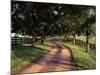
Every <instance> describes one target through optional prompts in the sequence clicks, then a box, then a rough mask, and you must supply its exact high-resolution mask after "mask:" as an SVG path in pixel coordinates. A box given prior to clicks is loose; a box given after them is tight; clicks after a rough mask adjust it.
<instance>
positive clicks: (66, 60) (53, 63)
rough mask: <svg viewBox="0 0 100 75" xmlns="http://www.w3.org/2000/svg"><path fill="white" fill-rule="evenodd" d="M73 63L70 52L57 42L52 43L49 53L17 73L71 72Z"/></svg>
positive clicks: (73, 68)
mask: <svg viewBox="0 0 100 75" xmlns="http://www.w3.org/2000/svg"><path fill="white" fill-rule="evenodd" d="M73 70H75V66H74V62H73V59H72V55H71V52H70V50H69V49H68V48H67V47H66V46H65V45H63V44H61V43H60V42H59V41H54V42H53V48H52V49H51V51H50V52H49V53H48V54H46V55H44V57H41V58H40V59H39V60H38V61H36V62H33V63H32V64H31V65H29V66H27V67H26V68H24V69H22V70H21V71H19V72H18V73H21V74H22V73H38V72H54V71H73Z"/></svg>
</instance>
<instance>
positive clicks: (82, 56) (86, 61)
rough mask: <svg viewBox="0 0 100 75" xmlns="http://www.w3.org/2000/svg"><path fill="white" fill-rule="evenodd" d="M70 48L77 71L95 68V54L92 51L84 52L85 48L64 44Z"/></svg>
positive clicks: (69, 43) (68, 43)
mask: <svg viewBox="0 0 100 75" xmlns="http://www.w3.org/2000/svg"><path fill="white" fill-rule="evenodd" d="M64 44H65V45H67V46H68V47H70V48H71V50H72V54H73V57H74V60H75V65H76V68H77V69H78V70H88V69H95V68H96V54H95V53H94V52H93V51H91V50H90V51H88V52H85V48H84V47H81V46H79V45H75V46H74V45H73V44H72V43H71V42H67V43H64Z"/></svg>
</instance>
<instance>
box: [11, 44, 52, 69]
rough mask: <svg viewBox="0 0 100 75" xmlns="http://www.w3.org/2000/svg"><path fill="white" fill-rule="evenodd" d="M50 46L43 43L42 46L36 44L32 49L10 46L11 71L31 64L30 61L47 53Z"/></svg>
mask: <svg viewBox="0 0 100 75" xmlns="http://www.w3.org/2000/svg"><path fill="white" fill-rule="evenodd" d="M51 47H52V45H51V43H49V42H45V43H44V44H43V45H41V44H36V45H35V47H34V48H32V47H27V46H12V50H11V70H12V71H15V70H17V69H20V68H21V67H23V66H25V65H27V64H29V63H31V62H32V61H34V60H36V59H38V58H39V57H41V56H43V55H44V54H45V53H48V52H49V51H50V49H51Z"/></svg>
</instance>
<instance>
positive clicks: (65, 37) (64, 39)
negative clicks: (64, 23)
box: [63, 34, 67, 42]
mask: <svg viewBox="0 0 100 75" xmlns="http://www.w3.org/2000/svg"><path fill="white" fill-rule="evenodd" d="M66 40H67V36H66V34H64V38H63V42H66Z"/></svg>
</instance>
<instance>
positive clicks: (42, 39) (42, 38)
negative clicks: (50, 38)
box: [41, 33, 44, 44]
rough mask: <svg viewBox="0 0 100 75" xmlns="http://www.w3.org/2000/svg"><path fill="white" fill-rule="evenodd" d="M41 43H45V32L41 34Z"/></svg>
mask: <svg viewBox="0 0 100 75" xmlns="http://www.w3.org/2000/svg"><path fill="white" fill-rule="evenodd" d="M41 44H44V33H43V34H42V36H41Z"/></svg>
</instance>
